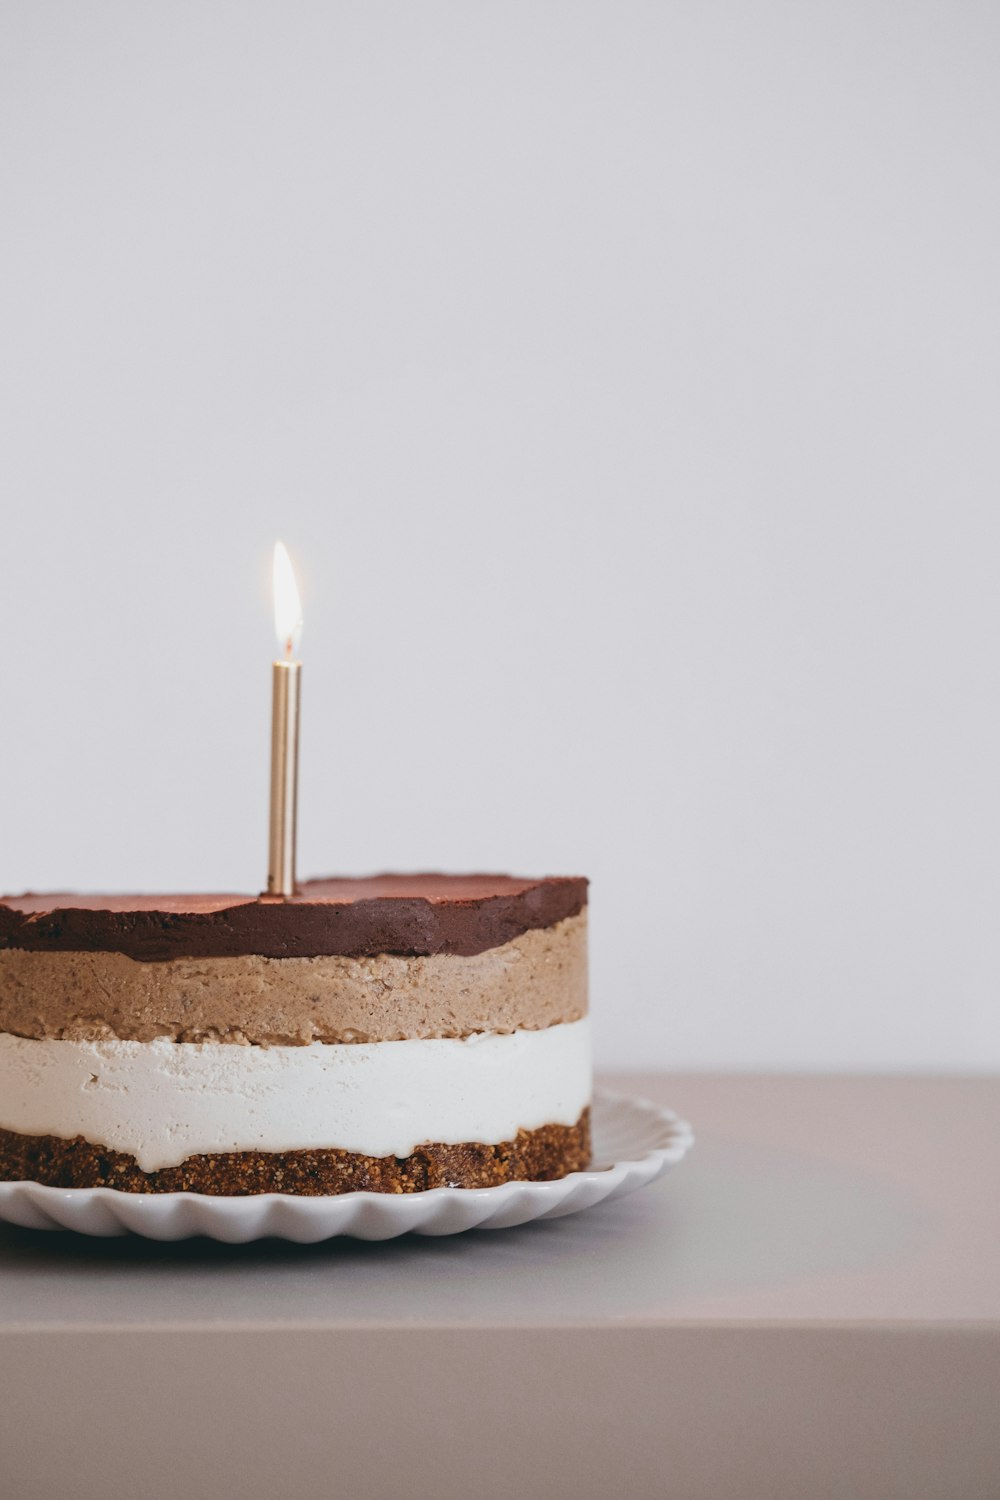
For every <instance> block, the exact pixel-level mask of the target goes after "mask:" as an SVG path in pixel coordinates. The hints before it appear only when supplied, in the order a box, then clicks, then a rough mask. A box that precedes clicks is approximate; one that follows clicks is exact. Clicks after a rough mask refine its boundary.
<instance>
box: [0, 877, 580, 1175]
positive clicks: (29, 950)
mask: <svg viewBox="0 0 1000 1500" xmlns="http://www.w3.org/2000/svg"><path fill="white" fill-rule="evenodd" d="M586 922H587V882H586V881H585V880H583V879H579V878H568V877H566V878H564V877H547V878H545V879H516V878H514V877H511V876H506V875H473V876H455V875H412V876H409V875H382V876H373V877H370V878H366V879H357V880H349V879H329V880H313V881H309V882H307V883H305V884H304V885H303V886H302V887H301V888H300V889H299V890H298V891H297V893H296V895H295V896H293V897H291V898H289V899H287V900H282V899H276V898H269V897H254V896H178V895H174V896H76V895H66V894H59V895H37V894H29V895H24V896H8V897H3V898H0V1180H4V1181H22V1180H28V1181H35V1182H42V1183H48V1184H50V1185H53V1186H57V1187H96V1186H104V1187H111V1188H116V1189H120V1190H122V1191H125V1192H141V1193H156V1192H177V1191H188V1192H196V1193H215V1194H252V1193H266V1192H284V1193H301V1194H329V1193H345V1192H354V1191H362V1190H364V1191H374V1192H383V1193H412V1192H419V1191H422V1190H424V1189H427V1188H436V1187H474V1188H480V1187H491V1186H494V1185H497V1184H499V1183H503V1182H508V1181H513V1180H525V1179H528V1180H541V1179H551V1178H557V1177H562V1176H564V1175H565V1174H566V1173H567V1172H572V1171H576V1170H579V1169H581V1168H583V1167H585V1166H586V1165H587V1164H588V1162H589V1159H590V1140H589V1103H590V1038H589V1022H588V1015H587V946H586V945H587V932H586Z"/></svg>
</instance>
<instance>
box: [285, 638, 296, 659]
mask: <svg viewBox="0 0 1000 1500" xmlns="http://www.w3.org/2000/svg"><path fill="white" fill-rule="evenodd" d="M293 650H294V647H293V645H292V638H291V636H289V637H288V639H287V641H286V642H285V659H286V660H287V661H291V659H292V651H293Z"/></svg>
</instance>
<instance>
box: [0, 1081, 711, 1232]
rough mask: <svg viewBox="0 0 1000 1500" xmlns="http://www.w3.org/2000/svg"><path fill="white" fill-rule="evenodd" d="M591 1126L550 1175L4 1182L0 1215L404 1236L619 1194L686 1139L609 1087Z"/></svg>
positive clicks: (102, 1226) (675, 1155)
mask: <svg viewBox="0 0 1000 1500" xmlns="http://www.w3.org/2000/svg"><path fill="white" fill-rule="evenodd" d="M593 1125H594V1166H593V1167H592V1168H590V1169H589V1170H588V1171H586V1172H572V1173H571V1174H570V1175H569V1176H568V1177H561V1178H560V1179H559V1181H558V1182H505V1183H504V1184H503V1185H502V1186H501V1187H492V1188H433V1189H432V1190H431V1191H430V1192H425V1193H408V1194H395V1193H344V1194H341V1195H339V1196H336V1197H327V1198H305V1197H299V1196H297V1195H295V1194H291V1193H260V1194H257V1195H255V1196H253V1197H246V1198H217V1197H212V1196H211V1195H209V1194H205V1193H122V1192H117V1191H116V1190H115V1189H114V1188H54V1187H44V1186H43V1185H42V1184H41V1183H38V1182H0V1220H6V1222H7V1223H8V1224H19V1225H22V1226H23V1227H24V1228H26V1229H74V1230H76V1231H77V1233H78V1234H91V1235H117V1234H139V1235H143V1236H144V1237H145V1238H146V1239H150V1240H185V1239H189V1238H191V1237H192V1236H193V1235H199V1234H200V1235H205V1236H207V1238H209V1239H212V1240H224V1241H226V1242H228V1243H230V1244H246V1243H247V1242H248V1241H249V1240H260V1239H266V1238H273V1239H281V1240H296V1241H298V1242H299V1243H300V1244H313V1243H315V1242H316V1241H318V1240H328V1239H333V1238H334V1237H335V1236H337V1235H351V1236H352V1237H353V1238H355V1239H359V1240H389V1239H393V1238H394V1237H395V1236H396V1235H400V1234H411V1233H412V1234H459V1233H461V1231H462V1230H464V1229H507V1228H509V1227H510V1226H511V1225H513V1224H527V1223H528V1222H529V1220H531V1219H557V1218H561V1217H562V1215H563V1214H573V1213H578V1212H579V1210H580V1209H582V1208H591V1207H593V1205H594V1204H595V1203H604V1202H607V1200H608V1199H610V1198H621V1197H623V1196H624V1195H625V1194H626V1193H631V1192H634V1191H635V1189H636V1188H640V1187H644V1186H645V1185H646V1183H647V1182H653V1181H655V1180H656V1178H657V1177H662V1175H663V1173H664V1172H667V1171H669V1169H670V1168H671V1167H675V1166H676V1165H677V1163H678V1162H679V1161H681V1160H682V1158H683V1157H684V1156H686V1155H687V1152H688V1151H689V1150H690V1148H691V1146H692V1145H693V1143H694V1135H693V1133H692V1130H691V1127H690V1125H688V1124H687V1123H686V1122H685V1121H684V1120H679V1119H678V1118H677V1116H676V1115H675V1114H674V1113H673V1112H672V1110H669V1109H661V1108H660V1106H659V1105H657V1104H650V1102H649V1101H648V1100H647V1099H629V1098H627V1097H625V1096H624V1095H622V1094H612V1093H610V1092H609V1091H607V1090H605V1089H598V1090H597V1091H596V1093H595V1095H594V1108H593Z"/></svg>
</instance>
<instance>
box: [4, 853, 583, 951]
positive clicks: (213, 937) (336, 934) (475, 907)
mask: <svg viewBox="0 0 1000 1500" xmlns="http://www.w3.org/2000/svg"><path fill="white" fill-rule="evenodd" d="M586 902H587V881H586V880H585V879H583V878H582V877H577V876H551V875H550V876H546V877H544V878H542V879H535V880H532V879H519V878H517V877H514V876H511V875H436V874H423V875H372V876H367V877H364V878H360V879H341V878H331V879H325V880H310V881H306V882H305V883H304V884H303V885H302V886H301V888H300V889H299V891H298V892H297V893H296V895H295V896H293V897H291V898H290V899H289V900H282V899H280V898H276V897H270V896H246V895H162V896H129V895H112V896H105V895H100V896H96V895H75V894H72V893H68V892H67V893H64V892H58V893H52V894H45V893H42V894H36V893H34V892H29V893H27V894H25V895H22V896H4V897H3V898H0V949H3V948H21V949H25V950H27V951H29V952H50V953H51V952H83V953H101V952H103V953H124V954H126V955H127V956H128V957H130V958H136V959H142V960H145V961H146V962H156V961H160V960H164V959H172V958H226V957H236V956H239V955H242V954H247V953H257V954H261V955H262V956H264V957H266V958H316V957H321V956H326V955H334V954H340V955H343V956H345V957H352V958H361V957H373V956H374V955H376V954H379V953H391V954H402V955H413V956H415V955H419V954H435V953H455V954H462V955H465V956H471V955H472V954H475V953H484V952H485V951H486V950H487V949H488V948H496V947H499V946H500V945H501V944H502V943H508V942H510V941H512V940H513V939H514V938H517V937H520V936H521V935H522V934H523V933H525V932H529V931H532V930H534V929H536V928H541V927H550V926H552V925H553V924H554V923H556V922H561V921H562V920H563V919H564V918H565V917H571V916H576V914H577V913H578V912H580V911H582V909H583V907H584V906H585V905H586Z"/></svg>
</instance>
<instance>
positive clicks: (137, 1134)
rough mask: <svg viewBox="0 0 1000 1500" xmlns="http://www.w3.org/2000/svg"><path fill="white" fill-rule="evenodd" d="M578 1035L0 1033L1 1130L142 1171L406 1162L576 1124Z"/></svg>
mask: <svg viewBox="0 0 1000 1500" xmlns="http://www.w3.org/2000/svg"><path fill="white" fill-rule="evenodd" d="M590 1083H591V1079H590V1023H589V1020H588V1019H587V1018H586V1017H585V1018H584V1019H583V1020H580V1021H571V1022H566V1023H563V1024H560V1025H556V1026H549V1027H547V1028H546V1029H545V1030H544V1031H514V1032H511V1033H510V1034H508V1035H505V1036H499V1035H497V1034H495V1033H493V1032H477V1033H476V1034H474V1035H473V1036H469V1037H464V1038H462V1039H460V1040H455V1039H451V1038H434V1039H428V1040H409V1041H396V1042H362V1043H358V1042H355V1043H350V1044H342V1043H333V1044H325V1043H322V1042H314V1043H312V1044H311V1045H310V1046H307V1047H223V1046H219V1045H218V1044H217V1043H214V1042H172V1041H166V1040H164V1039H162V1038H160V1039H157V1040H156V1041H152V1042H123V1041H102V1042H73V1041H37V1040H34V1039H31V1038H27V1037H19V1036H11V1035H8V1034H7V1033H0V1128H3V1129H5V1130H13V1131H17V1132H18V1133H19V1134H21V1135H54V1136H58V1137H60V1138H62V1139H65V1140H71V1139H72V1138H73V1137H74V1136H77V1135H81V1136H83V1138H84V1139H85V1140H87V1141H90V1142H91V1144H93V1145H95V1146H104V1147H107V1148H108V1149H110V1150H114V1151H123V1152H126V1153H127V1154H128V1155H129V1156H133V1157H134V1158H135V1160H136V1161H137V1162H138V1164H139V1166H140V1167H141V1168H142V1169H143V1171H146V1172H157V1171H159V1170H160V1169H161V1168H162V1167H172V1166H177V1165H178V1164H179V1163H180V1162H182V1161H184V1160H185V1158H187V1157H189V1156H199V1155H202V1154H204V1153H208V1152H225V1151H297V1150H308V1149H310V1148H314V1147H331V1146H335V1147H339V1148H340V1149H341V1150H344V1151H356V1152H359V1153H361V1154H363V1155H365V1156H409V1155H410V1154H411V1153H412V1152H413V1151H414V1150H415V1149H416V1148H417V1147H418V1146H420V1145H422V1144H424V1143H426V1142H429V1141H440V1142H443V1143H444V1144H445V1145H457V1144H459V1143H460V1142H463V1141H482V1142H484V1143H486V1144H496V1143H497V1142H499V1141H509V1140H512V1139H513V1137H514V1136H516V1134H517V1132H518V1130H537V1129H538V1128H540V1127H541V1126H543V1125H574V1124H575V1123H576V1121H577V1120H578V1119H579V1118H580V1115H581V1114H582V1113H583V1110H584V1109H585V1108H586V1106H587V1104H588V1103H589V1102H590Z"/></svg>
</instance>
